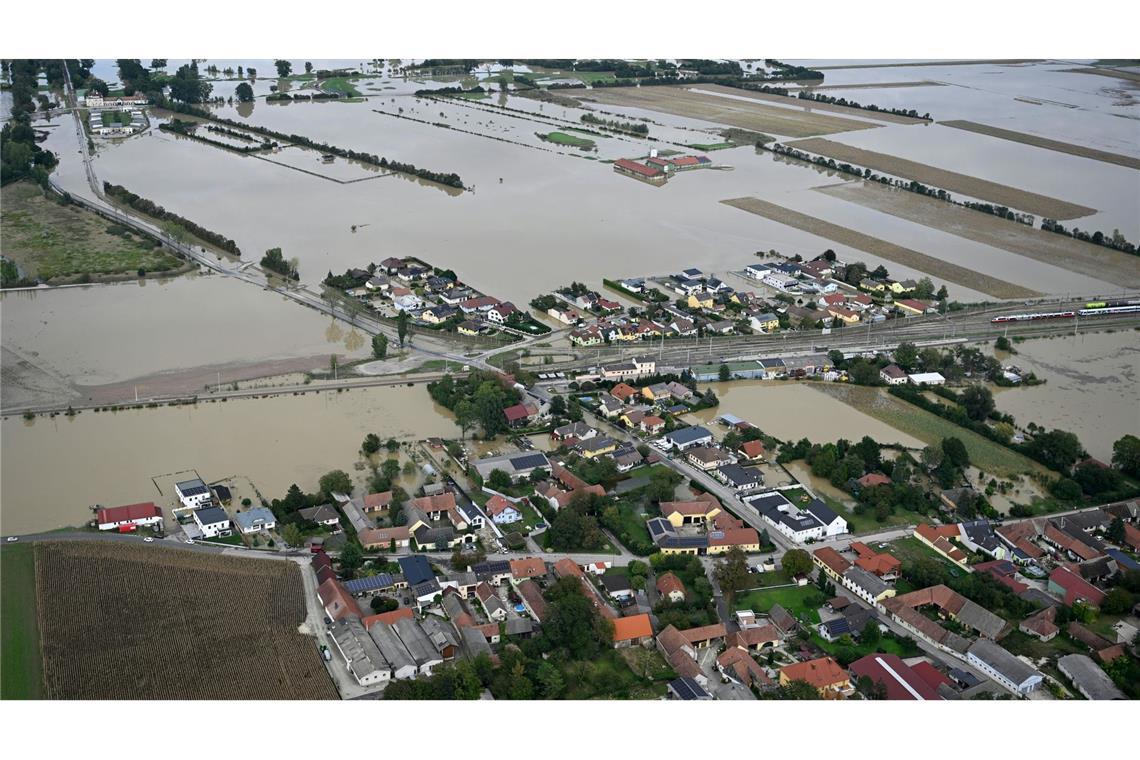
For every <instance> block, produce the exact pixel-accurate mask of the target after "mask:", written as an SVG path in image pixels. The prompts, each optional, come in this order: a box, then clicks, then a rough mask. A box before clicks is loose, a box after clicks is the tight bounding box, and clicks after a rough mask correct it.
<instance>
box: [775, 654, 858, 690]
mask: <svg viewBox="0 0 1140 760" xmlns="http://www.w3.org/2000/svg"><path fill="white" fill-rule="evenodd" d="M780 673H782V674H783V675H784V677H785V678H787V679H788V680H789V681H806V682H808V683H809V684H811V685H812V686H814V687H815V688H817V689H824V688H827V687H829V686H834V685H836V684H841V683H844V682H845V681H848V680H850V679H849V678H848V677H847V673H846V671H844V670H843V668H841V667H839V663H838V662H836V661H835V660H834V659H833V658H831V657H820V658H818V659H815V660H808V661H807V662H797V663H795V664H794V665H788V666H787V667H783V668H780Z"/></svg>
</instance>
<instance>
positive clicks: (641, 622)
mask: <svg viewBox="0 0 1140 760" xmlns="http://www.w3.org/2000/svg"><path fill="white" fill-rule="evenodd" d="M652 636H653V624H652V623H650V622H649V615H647V614H645V613H642V614H640V615H631V616H629V617H623V618H618V619H617V620H615V621H614V641H615V642H618V641H634V640H637V639H644V638H650V637H652Z"/></svg>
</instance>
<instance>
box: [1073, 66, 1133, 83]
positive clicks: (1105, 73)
mask: <svg viewBox="0 0 1140 760" xmlns="http://www.w3.org/2000/svg"><path fill="white" fill-rule="evenodd" d="M1065 71H1068V72H1071V73H1073V74H1096V75H1098V76H1102V77H1112V78H1113V79H1124V80H1127V81H1129V82H1140V73H1137V72H1135V71H1121V70H1119V69H1099V68H1081V69H1065Z"/></svg>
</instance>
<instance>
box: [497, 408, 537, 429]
mask: <svg viewBox="0 0 1140 760" xmlns="http://www.w3.org/2000/svg"><path fill="white" fill-rule="evenodd" d="M503 416H504V417H506V418H507V424H508V425H509V426H511V427H513V428H518V427H526V426H527V425H529V424H531V423H532V422H533V421H534V419H535V418H536V417H538V407H536V406H535V405H534V404H515V405H514V406H508V407H507V408H506V409H504V410H503Z"/></svg>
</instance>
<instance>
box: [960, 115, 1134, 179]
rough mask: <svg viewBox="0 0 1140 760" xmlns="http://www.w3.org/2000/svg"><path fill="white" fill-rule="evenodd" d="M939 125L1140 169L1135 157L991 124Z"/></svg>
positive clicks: (962, 122) (966, 122) (962, 123)
mask: <svg viewBox="0 0 1140 760" xmlns="http://www.w3.org/2000/svg"><path fill="white" fill-rule="evenodd" d="M938 123H939V124H941V125H942V126H944V127H953V128H954V129H964V130H966V131H967V132H976V133H978V134H981V135H989V136H990V137H997V138H999V139H1001V140H1010V141H1012V142H1019V143H1023V144H1025V145H1032V146H1034V147H1037V148H1045V149H1046V150H1053V151H1057V152H1058V153H1068V154H1069V155H1071V156H1081V157H1082V158H1091V159H1092V160H1094V161H1103V162H1104V163H1106V164H1116V165H1117V166H1126V167H1128V168H1129V169H1140V159H1138V158H1134V157H1133V156H1122V155H1120V154H1119V153H1110V152H1108V151H1106V150H1097V149H1096V148H1090V147H1088V146H1087V145H1074V144H1073V143H1067V142H1061V141H1060V140H1050V139H1048V138H1046V137H1039V136H1037V135H1030V134H1026V133H1025V132H1014V131H1013V130H1011V129H1001V128H1000V127H992V126H990V125H989V124H978V123H977V122H975V121H961V120H951V121H940V122H938Z"/></svg>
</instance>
